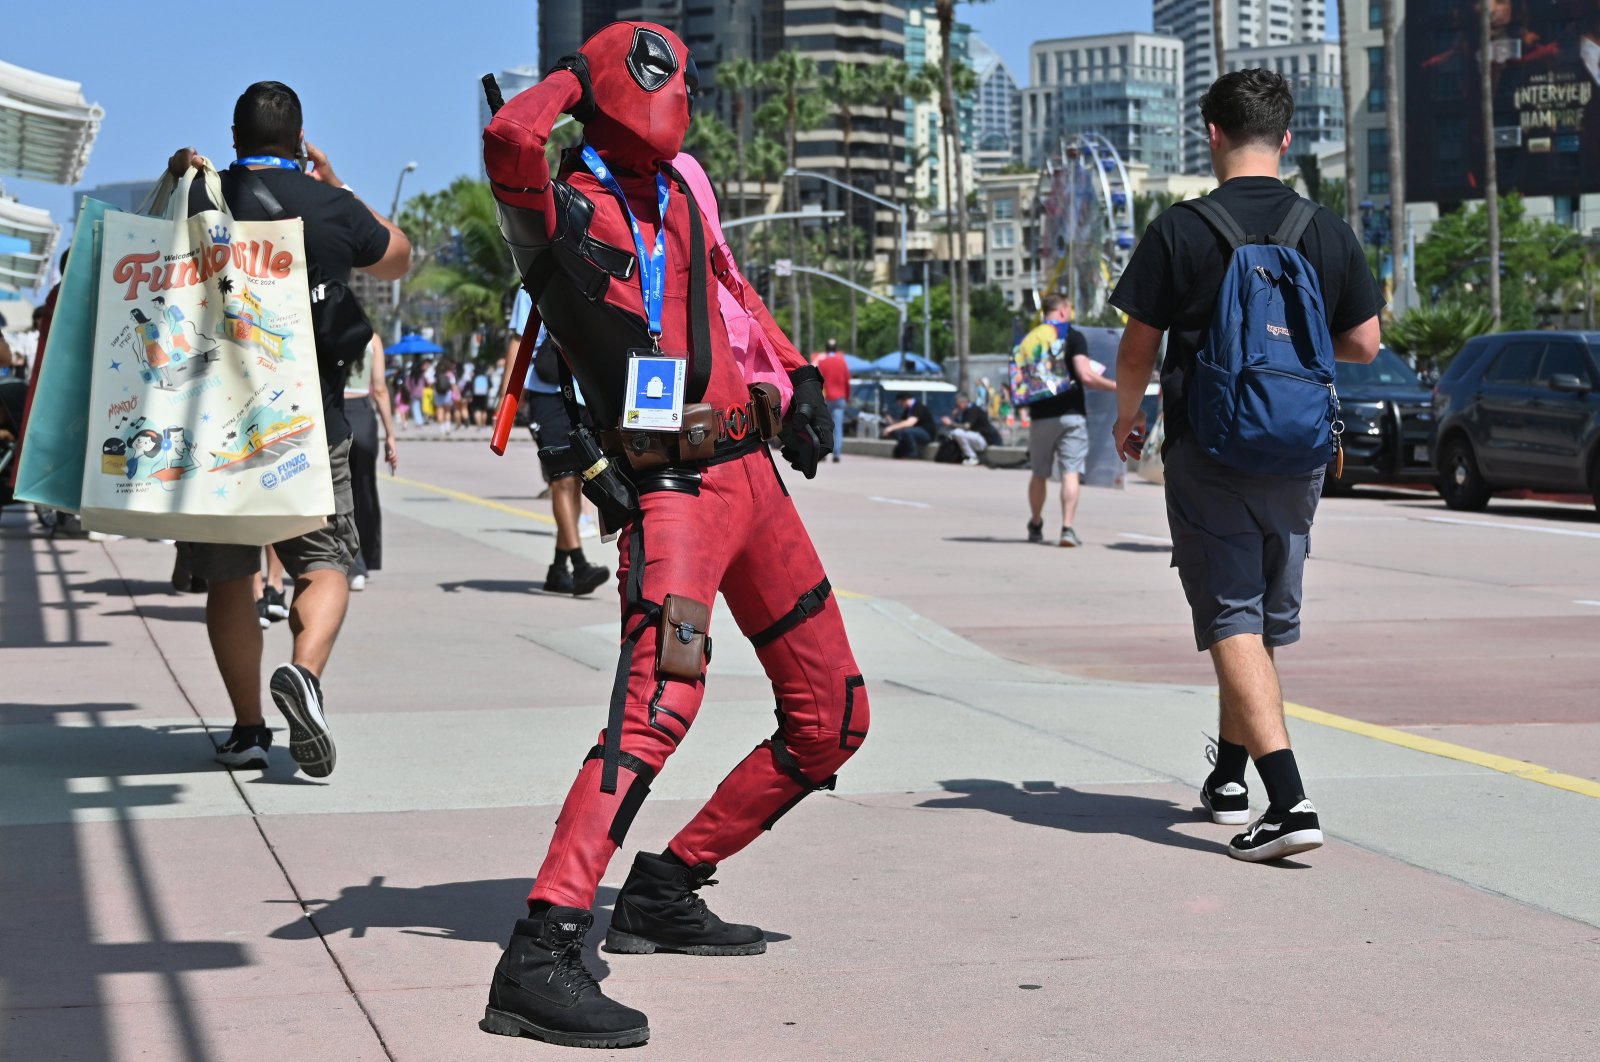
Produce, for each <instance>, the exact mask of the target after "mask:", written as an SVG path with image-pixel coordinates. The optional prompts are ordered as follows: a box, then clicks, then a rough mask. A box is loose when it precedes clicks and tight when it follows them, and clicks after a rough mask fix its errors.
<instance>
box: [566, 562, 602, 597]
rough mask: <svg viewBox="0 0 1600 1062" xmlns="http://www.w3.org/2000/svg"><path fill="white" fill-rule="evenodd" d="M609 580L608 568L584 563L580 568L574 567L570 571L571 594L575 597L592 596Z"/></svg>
mask: <svg viewBox="0 0 1600 1062" xmlns="http://www.w3.org/2000/svg"><path fill="white" fill-rule="evenodd" d="M610 579H611V569H610V568H607V567H606V566H605V565H604V564H590V563H589V562H588V561H584V562H583V565H582V566H581V567H578V566H574V567H573V569H572V593H573V595H574V596H576V597H582V596H583V595H584V594H592V593H594V592H595V591H596V590H598V589H600V587H602V586H604V585H605V584H606V583H607V582H609V581H610Z"/></svg>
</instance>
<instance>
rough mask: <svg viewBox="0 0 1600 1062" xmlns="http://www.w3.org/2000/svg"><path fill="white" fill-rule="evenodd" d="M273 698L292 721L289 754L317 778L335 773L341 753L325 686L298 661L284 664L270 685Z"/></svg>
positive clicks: (284, 714)
mask: <svg viewBox="0 0 1600 1062" xmlns="http://www.w3.org/2000/svg"><path fill="white" fill-rule="evenodd" d="M268 688H269V689H270V690H271V691H272V701H273V703H274V704H276V705H277V706H278V710H279V711H280V712H282V713H283V717H284V718H285V719H287V720H288V721H289V755H291V756H293V757H294V762H296V763H298V764H299V765H300V769H301V770H302V771H304V772H306V774H308V775H310V776H311V777H313V778H326V777H327V776H328V775H330V774H332V773H333V766H334V763H335V762H337V760H338V755H337V752H336V750H335V749H334V747H333V736H332V735H331V734H329V733H328V721H327V720H326V719H324V718H323V716H322V686H321V684H320V683H319V682H317V676H315V675H313V674H312V673H311V672H310V671H307V670H306V669H305V668H303V667H301V666H300V665H298V664H284V665H283V666H282V667H280V668H278V670H276V671H274V672H273V673H272V681H271V682H270V683H269V684H268Z"/></svg>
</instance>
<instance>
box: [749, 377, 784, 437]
mask: <svg viewBox="0 0 1600 1062" xmlns="http://www.w3.org/2000/svg"><path fill="white" fill-rule="evenodd" d="M750 415H751V416H752V417H753V418H754V419H755V422H756V431H757V432H758V433H759V434H760V436H761V438H763V439H770V438H772V437H773V436H775V435H777V434H778V429H779V428H781V427H782V426H783V393H782V392H781V391H779V390H778V389H777V388H776V387H774V386H773V385H772V384H769V383H754V384H751V385H750Z"/></svg>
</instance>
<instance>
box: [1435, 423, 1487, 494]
mask: <svg viewBox="0 0 1600 1062" xmlns="http://www.w3.org/2000/svg"><path fill="white" fill-rule="evenodd" d="M1439 470H1440V476H1439V493H1440V494H1441V495H1443V497H1444V503H1445V504H1446V505H1448V506H1449V507H1450V508H1452V509H1465V510H1470V511H1472V512H1477V511H1478V510H1480V509H1483V508H1484V507H1486V506H1487V505H1488V504H1489V484H1487V483H1485V482H1484V480H1483V474H1482V473H1480V472H1479V471H1478V461H1477V459H1476V458H1475V457H1473V456H1472V444H1471V443H1469V442H1467V440H1466V439H1464V438H1461V437H1460V436H1457V437H1455V438H1453V439H1451V440H1450V441H1449V442H1447V443H1445V444H1444V449H1443V450H1442V452H1441V453H1440V454H1439Z"/></svg>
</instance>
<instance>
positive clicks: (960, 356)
mask: <svg viewBox="0 0 1600 1062" xmlns="http://www.w3.org/2000/svg"><path fill="white" fill-rule="evenodd" d="M933 9H934V15H935V17H936V18H937V19H938V22H939V37H940V39H941V40H942V41H943V42H944V62H943V63H941V64H940V67H941V70H940V74H941V80H940V85H939V90H940V91H939V115H940V119H941V121H942V122H943V123H944V126H945V128H946V129H947V130H948V133H947V135H948V136H949V139H950V144H951V151H950V155H949V157H948V162H949V164H950V166H951V167H952V168H954V170H955V202H953V203H951V204H950V206H951V209H953V210H954V211H955V221H956V228H955V238H956V243H955V245H954V246H953V247H951V249H950V269H951V274H950V278H951V284H952V288H951V294H952V295H953V296H954V307H953V309H954V314H955V348H956V363H957V365H958V367H959V368H958V376H957V383H956V386H958V387H966V386H967V354H968V348H969V346H970V326H971V322H970V321H969V320H968V314H969V313H970V312H971V306H972V293H971V290H970V288H971V283H970V280H971V278H970V277H968V275H967V261H966V258H967V179H966V174H964V173H963V172H962V162H963V158H962V150H961V146H962V145H961V130H960V127H959V125H958V124H957V102H956V101H957V96H956V85H955V68H956V65H957V64H956V62H955V54H954V42H955V36H954V34H955V21H956V0H934V5H933Z"/></svg>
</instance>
